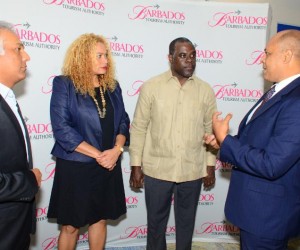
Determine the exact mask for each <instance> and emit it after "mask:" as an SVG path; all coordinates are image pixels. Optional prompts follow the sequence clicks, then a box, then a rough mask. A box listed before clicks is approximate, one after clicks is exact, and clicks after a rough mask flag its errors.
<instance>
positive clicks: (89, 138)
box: [50, 76, 130, 162]
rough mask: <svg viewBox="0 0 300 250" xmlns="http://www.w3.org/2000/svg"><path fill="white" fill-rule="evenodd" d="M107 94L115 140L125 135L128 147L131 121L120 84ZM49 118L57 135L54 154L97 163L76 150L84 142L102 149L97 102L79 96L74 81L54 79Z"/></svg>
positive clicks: (64, 77)
mask: <svg viewBox="0 0 300 250" xmlns="http://www.w3.org/2000/svg"><path fill="white" fill-rule="evenodd" d="M108 94H109V97H110V100H111V103H112V106H113V108H114V138H115V137H116V135H118V134H123V135H124V136H125V137H126V138H127V141H126V144H128V143H129V122H130V121H129V117H128V115H127V113H126V112H125V108H124V103H123V97H122V92H121V88H120V86H119V84H117V87H116V89H115V90H114V91H113V92H108ZM50 115H51V123H52V128H53V133H54V136H55V145H54V147H53V150H52V154H53V155H54V156H56V157H59V158H62V159H65V160H72V161H80V162H92V161H95V160H94V159H93V158H91V157H88V156H86V155H84V154H81V153H78V152H75V151H74V150H75V148H76V147H77V146H78V145H79V144H80V143H81V142H82V141H86V142H87V143H89V144H90V145H92V146H94V147H96V148H98V149H100V150H103V149H102V129H101V124H100V120H99V115H98V112H97V109H96V106H95V103H94V101H93V99H92V98H91V97H90V96H89V95H82V94H79V93H77V92H76V90H75V88H74V85H73V83H72V81H71V80H70V79H69V78H68V77H66V76H57V77H55V78H54V80H53V93H52V97H51V103H50ZM113 146H114V144H112V147H113Z"/></svg>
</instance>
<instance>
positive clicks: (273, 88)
mask: <svg viewBox="0 0 300 250" xmlns="http://www.w3.org/2000/svg"><path fill="white" fill-rule="evenodd" d="M274 93H275V84H274V85H273V86H272V87H271V88H270V89H269V90H268V92H267V93H266V94H265V96H264V98H263V100H262V101H261V103H260V104H259V106H258V107H257V109H256V110H255V111H254V113H253V115H252V117H251V119H252V118H253V117H254V116H255V114H256V112H257V111H258V110H259V109H261V107H262V106H264V104H265V103H266V102H267V101H269V100H270V99H271V97H272V96H273V94H274Z"/></svg>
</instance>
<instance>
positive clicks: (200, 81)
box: [193, 75, 212, 89]
mask: <svg viewBox="0 0 300 250" xmlns="http://www.w3.org/2000/svg"><path fill="white" fill-rule="evenodd" d="M193 79H194V82H195V83H196V84H197V85H200V86H201V87H204V88H209V89H211V88H212V87H211V85H210V84H209V83H208V82H206V81H204V80H202V79H201V78H199V77H198V76H196V75H194V76H193Z"/></svg>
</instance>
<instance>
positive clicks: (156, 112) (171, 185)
mask: <svg viewBox="0 0 300 250" xmlns="http://www.w3.org/2000/svg"><path fill="white" fill-rule="evenodd" d="M168 58H169V62H170V67H171V69H170V70H169V71H167V72H165V73H163V74H161V75H158V76H156V77H153V78H151V79H150V80H148V81H147V82H145V83H144V84H143V86H142V88H141V91H140V95H139V99H138V103H137V106H136V110H135V114H134V118H133V122H132V126H131V131H130V132H131V137H130V138H131V139H130V140H131V142H130V147H129V152H130V164H131V166H132V172H131V176H130V186H131V187H134V188H141V187H142V186H143V184H144V185H145V197H146V206H147V223H148V236H147V250H165V249H166V238H165V231H166V227H167V222H168V218H169V213H170V207H171V201H172V196H173V194H174V209H175V222H176V249H177V250H184V249H185V250H187V249H191V245H192V237H193V231H194V222H195V216H196V210H197V204H198V199H199V195H200V190H201V184H202V180H203V184H204V187H205V188H209V187H211V186H213V185H214V183H215V174H214V166H215V155H214V154H213V153H212V152H210V151H209V150H207V148H206V146H205V144H204V143H203V136H204V134H211V133H212V115H213V113H214V112H215V111H216V100H215V95H214V92H213V90H212V88H211V87H210V85H209V84H207V83H205V82H203V81H202V80H200V79H199V78H197V77H196V76H195V75H193V73H194V71H195V67H196V50H195V47H194V45H193V44H192V42H191V41H190V40H188V39H187V38H183V37H181V38H177V39H175V40H173V41H172V42H171V43H170V45H169V56H168Z"/></svg>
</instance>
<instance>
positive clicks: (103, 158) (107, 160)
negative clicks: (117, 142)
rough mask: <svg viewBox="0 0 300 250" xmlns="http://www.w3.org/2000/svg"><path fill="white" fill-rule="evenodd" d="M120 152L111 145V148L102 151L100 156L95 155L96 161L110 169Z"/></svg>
mask: <svg viewBox="0 0 300 250" xmlns="http://www.w3.org/2000/svg"><path fill="white" fill-rule="evenodd" d="M121 153H122V152H121V151H120V150H119V149H118V148H117V147H113V148H112V149H108V150H105V151H103V152H102V153H101V155H100V156H98V157H96V161H97V162H98V164H99V165H101V166H102V167H104V168H106V169H108V170H109V171H112V170H113V169H114V168H115V166H116V162H117V160H118V159H119V156H120V154H121Z"/></svg>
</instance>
